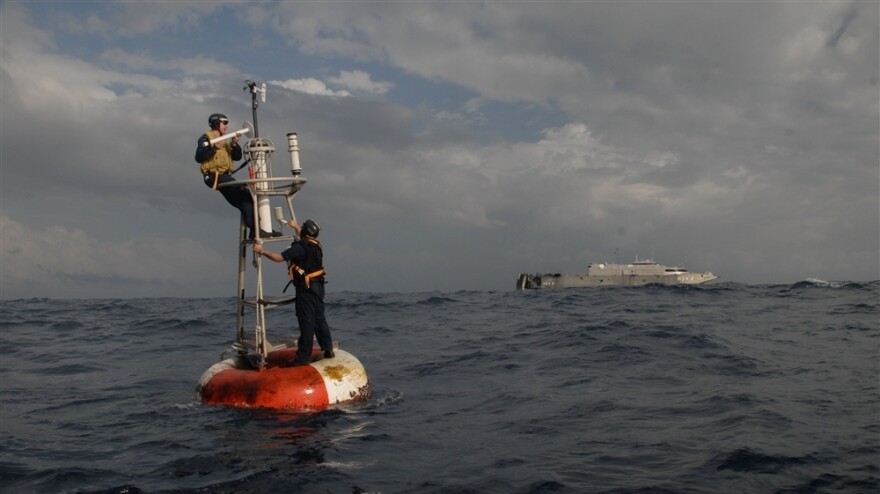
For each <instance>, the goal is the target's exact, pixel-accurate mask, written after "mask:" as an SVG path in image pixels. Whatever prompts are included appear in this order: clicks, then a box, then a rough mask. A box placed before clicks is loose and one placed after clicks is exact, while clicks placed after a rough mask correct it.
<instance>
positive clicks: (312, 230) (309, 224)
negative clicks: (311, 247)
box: [299, 220, 321, 238]
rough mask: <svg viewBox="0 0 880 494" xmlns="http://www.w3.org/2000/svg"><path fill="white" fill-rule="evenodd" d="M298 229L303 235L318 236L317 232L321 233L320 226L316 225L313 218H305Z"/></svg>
mask: <svg viewBox="0 0 880 494" xmlns="http://www.w3.org/2000/svg"><path fill="white" fill-rule="evenodd" d="M299 231H300V233H302V234H303V236H306V237H312V238H318V234H319V233H321V227H320V226H318V224H317V223H316V222H315V220H306V221H305V223H303V226H302V227H301V228H300V229H299Z"/></svg>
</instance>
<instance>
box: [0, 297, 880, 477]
mask: <svg viewBox="0 0 880 494" xmlns="http://www.w3.org/2000/svg"><path fill="white" fill-rule="evenodd" d="M292 312H293V310H292V307H291V308H289V309H288V308H284V309H276V310H274V311H270V312H269V315H270V321H271V323H272V324H271V326H270V328H271V331H270V338H272V337H275V338H278V337H282V336H283V337H287V336H291V335H293V334H294V332H295V325H296V323H295V319H294V317H293V314H292ZM327 315H328V319H329V321H330V324H331V326H332V327H333V329H334V337H335V338H336V340H337V341H339V343H340V347H342V348H344V349H346V350H348V351H349V352H351V353H353V354H354V355H356V356H357V357H358V358H359V359H360V360H361V362H362V363H363V364H364V365H365V367H366V369H367V372H368V374H369V375H370V378H371V381H372V386H373V396H372V398H371V399H369V400H368V401H365V402H360V403H353V404H346V405H344V406H337V407H333V408H330V409H327V410H324V411H320V412H315V413H298V412H295V411H285V412H278V411H268V410H258V409H232V408H227V407H222V406H208V405H204V404H201V403H200V402H199V401H198V399H197V397H196V396H195V385H196V382H197V381H198V379H199V377H200V376H201V374H202V372H204V371H205V369H207V368H208V367H209V366H210V365H212V364H214V363H215V362H216V361H218V360H219V358H220V355H221V353H222V352H224V351H225V350H227V349H228V348H229V345H230V343H231V341H232V339H233V338H234V329H233V328H234V323H235V311H234V306H233V300H232V299H163V298H155V299H118V300H50V299H29V300H11V301H10V300H7V301H3V302H2V303H0V324H2V330H0V392H2V393H0V491H2V492H3V493H55V492H78V493H142V492H145V493H146V492H148V493H185V492H192V493H270V492H284V493H317V494H325V493H334V494H335V493H340V494H341V493H345V494H348V493H361V494H362V493H505V494H506V493H524V494H525V493H545V492H546V493H837V492H845V493H850V492H853V493H862V492H864V493H876V492H878V491H880V282H877V281H875V282H870V283H845V282H841V283H826V282H821V281H818V280H810V281H804V282H801V283H797V284H794V285H784V286H783V285H772V286H771V285H760V286H747V285H739V284H733V283H721V284H715V285H707V286H703V287H662V286H649V287H640V288H605V289H570V290H565V291H532V292H516V291H512V290H511V291H509V292H474V291H461V292H454V293H440V292H433V293H414V294H413V293H409V294H373V293H355V292H345V293H330V294H329V295H328V312H327Z"/></svg>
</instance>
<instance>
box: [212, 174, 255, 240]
mask: <svg viewBox="0 0 880 494" xmlns="http://www.w3.org/2000/svg"><path fill="white" fill-rule="evenodd" d="M234 181H235V177H233V176H232V175H230V174H228V173H223V174H221V175H220V176H219V177H217V185H218V186H219V185H220V184H225V183H226V182H234ZM205 185H207V186H208V187H211V188H213V187H214V174H213V173H206V174H205ZM217 190H219V191H220V193H221V194H223V197H224V198H225V199H226V202H228V203H229V204H232V205H233V206H234V207H235V208H236V209H238V210H239V211H241V219H242V220H244V224H245V225H246V226H247V227H248V228H250V229H251V232H253V231H254V198H253V197H251V193H250V192H248V191H247V190H245V189H244V187H223V188H218V189H217Z"/></svg>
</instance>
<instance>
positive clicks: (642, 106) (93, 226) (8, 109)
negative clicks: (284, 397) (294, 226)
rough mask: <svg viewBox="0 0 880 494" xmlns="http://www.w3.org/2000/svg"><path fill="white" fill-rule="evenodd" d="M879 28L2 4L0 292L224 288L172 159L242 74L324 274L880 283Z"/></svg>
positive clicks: (467, 9) (231, 231)
mask: <svg viewBox="0 0 880 494" xmlns="http://www.w3.org/2000/svg"><path fill="white" fill-rule="evenodd" d="M878 31H880V12H878V2H876V1H865V2H787V1H785V2H784V1H777V2H773V1H768V2H692V1H687V2H670V1H663V2H635V1H633V2H572V1H567V2H552V1H551V2H537V1H535V2H504V3H502V2H368V1H364V2H268V3H247V2H208V1H177V2H164V1H163V2H150V1H140V2H88V1H77V2H51V1H40V2H17V1H4V2H3V3H0V38H2V64H0V65H2V69H0V72H2V73H0V103H2V109H0V110H2V111H0V138H2V142H0V167H2V176H0V232H2V238H0V240H2V246H0V256H2V257H0V270H2V278H0V292H2V293H0V297H2V298H7V299H9V298H20V297H161V296H193V297H214V296H233V295H234V294H235V273H236V270H237V264H236V263H237V261H236V256H235V254H236V249H237V247H236V243H237V235H238V213H237V211H236V210H235V209H233V208H232V207H231V206H229V205H228V204H227V203H226V202H225V201H224V200H223V198H222V197H221V196H220V194H219V193H217V192H214V191H211V190H209V189H208V188H206V187H205V186H204V185H203V184H202V182H201V178H200V176H199V173H198V164H197V163H196V162H195V161H194V159H193V155H194V152H195V144H196V140H197V139H198V137H199V135H200V134H201V133H202V132H203V131H204V130H205V128H206V127H207V118H208V115H209V114H211V113H214V112H222V113H225V114H226V115H228V116H229V117H230V120H231V125H230V128H233V129H234V128H239V127H240V126H241V125H242V123H243V122H244V121H246V120H247V121H250V120H252V118H251V108H250V94H249V93H248V92H246V91H244V90H243V88H244V81H245V80H246V79H251V80H255V81H258V82H266V83H267V85H268V95H267V102H266V103H265V104H262V105H261V106H260V108H259V114H258V115H259V130H260V134H261V136H262V137H265V138H268V139H270V140H272V141H273V142H274V143H275V145H276V147H277V148H278V149H279V152H278V153H277V154H276V155H275V157H274V159H273V167H274V169H275V172H276V174H286V173H288V172H287V171H286V170H287V169H288V168H289V165H290V162H289V159H288V155H287V153H286V137H285V136H286V134H287V133H288V132H297V133H298V135H299V141H300V147H301V150H302V151H301V162H302V167H303V175H304V176H305V177H306V178H307V179H308V183H307V185H306V186H305V187H304V189H303V190H302V192H300V193H299V194H298V195H297V196H296V200H295V204H296V206H297V215H298V217H299V218H300V220H301V221H302V220H304V219H305V218H314V219H316V220H317V221H318V222H319V223H320V224H321V226H322V227H323V231H322V234H321V240H322V241H323V243H324V248H325V261H326V265H327V269H328V272H329V276H328V279H329V281H330V285H328V289H329V290H331V291H343V290H354V291H379V292H410V291H435V290H438V291H456V290H462V289H465V290H512V289H513V288H514V286H515V280H516V277H517V275H518V274H519V273H520V272H561V273H580V272H583V271H584V270H585V269H586V266H587V264H588V263H590V262H592V261H615V260H617V261H621V262H623V261H627V262H628V261H632V260H633V259H634V258H635V256H640V257H653V258H654V259H655V260H657V261H659V262H661V263H664V264H680V265H684V266H685V267H687V268H689V269H691V270H695V271H696V270H710V271H713V272H714V273H716V274H717V275H719V276H720V277H721V280H720V281H722V282H724V281H726V282H740V283H748V284H767V283H793V282H797V281H801V280H805V279H810V278H815V279H821V280H827V281H836V280H857V281H863V280H875V279H880V106H878V100H880V86H878V78H880V69H878V61H880V53H878V52H880V48H878V47H880V37H878ZM274 205H280V203H278V204H273V206H274ZM281 247H282V246H281V244H278V243H276V244H272V245H271V246H270V247H269V248H270V250H275V251H279V250H281ZM269 268H270V269H273V270H274V272H273V275H272V276H273V277H274V276H277V280H276V278H272V277H270V279H269V281H267V289H268V290H269V291H270V292H271V291H274V289H275V288H276V286H277V289H278V291H280V289H281V288H282V287H283V285H284V283H285V280H284V279H283V273H282V271H283V267H282V266H281V265H275V264H273V265H272V266H269Z"/></svg>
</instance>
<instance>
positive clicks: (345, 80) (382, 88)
mask: <svg viewBox="0 0 880 494" xmlns="http://www.w3.org/2000/svg"><path fill="white" fill-rule="evenodd" d="M327 81H329V82H331V83H333V84H336V85H337V86H342V87H345V88H348V89H351V90H352V91H354V92H356V93H367V94H385V93H387V92H388V91H390V90H391V88H393V87H394V84H393V83H391V82H376V81H373V80H372V78H371V77H370V74H368V73H367V72H364V71H362V70H343V71H341V72H340V73H339V77H330V78H328V79H327Z"/></svg>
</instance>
